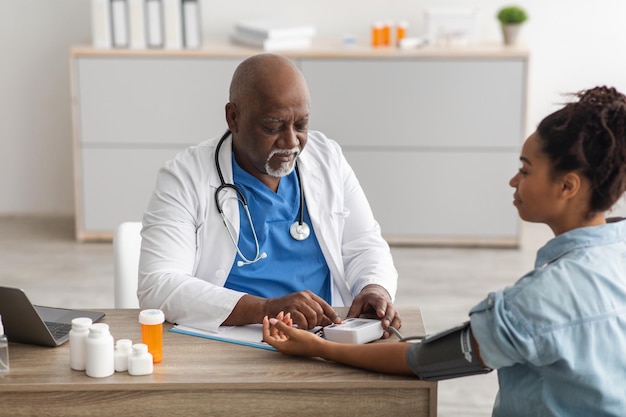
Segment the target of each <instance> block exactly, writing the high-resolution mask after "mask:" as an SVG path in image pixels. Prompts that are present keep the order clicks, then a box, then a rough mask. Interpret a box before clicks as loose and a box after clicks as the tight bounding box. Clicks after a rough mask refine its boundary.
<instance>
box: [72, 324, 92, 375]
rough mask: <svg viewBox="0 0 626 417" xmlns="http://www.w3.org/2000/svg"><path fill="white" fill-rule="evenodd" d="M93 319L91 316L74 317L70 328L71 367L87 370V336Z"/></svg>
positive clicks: (77, 369)
mask: <svg viewBox="0 0 626 417" xmlns="http://www.w3.org/2000/svg"><path fill="white" fill-rule="evenodd" d="M91 324H92V321H91V319H90V318H89V317H77V318H75V319H72V330H70V367H71V368H72V369H74V370H76V371H84V370H85V357H86V350H87V336H88V335H89V326H91Z"/></svg>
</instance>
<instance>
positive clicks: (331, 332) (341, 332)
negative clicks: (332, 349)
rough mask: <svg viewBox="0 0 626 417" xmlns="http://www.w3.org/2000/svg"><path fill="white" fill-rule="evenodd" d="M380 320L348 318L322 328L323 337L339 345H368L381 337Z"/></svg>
mask: <svg viewBox="0 0 626 417" xmlns="http://www.w3.org/2000/svg"><path fill="white" fill-rule="evenodd" d="M383 332H384V329H383V325H382V324H381V321H380V320H375V319H361V318H350V319H345V320H344V321H343V322H342V323H339V324H331V325H329V326H326V327H324V337H325V338H326V339H328V340H330V341H333V342H339V343H358V344H361V343H368V342H371V341H374V340H377V339H380V338H381V337H382V336H383Z"/></svg>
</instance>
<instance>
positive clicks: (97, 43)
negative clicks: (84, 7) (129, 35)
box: [91, 0, 112, 48]
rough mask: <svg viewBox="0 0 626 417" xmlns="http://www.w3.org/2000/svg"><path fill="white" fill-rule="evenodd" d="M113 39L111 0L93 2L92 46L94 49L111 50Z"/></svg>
mask: <svg viewBox="0 0 626 417" xmlns="http://www.w3.org/2000/svg"><path fill="white" fill-rule="evenodd" d="M111 39H112V35H111V9H110V7H109V0H91V44H92V45H93V47H94V48H110V47H111Z"/></svg>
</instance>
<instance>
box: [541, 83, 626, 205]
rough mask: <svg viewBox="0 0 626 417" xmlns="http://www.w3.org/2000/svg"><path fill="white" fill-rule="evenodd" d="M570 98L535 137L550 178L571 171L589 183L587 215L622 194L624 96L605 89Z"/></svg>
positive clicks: (625, 184)
mask: <svg viewBox="0 0 626 417" xmlns="http://www.w3.org/2000/svg"><path fill="white" fill-rule="evenodd" d="M572 95H573V96H574V97H576V98H578V101H575V102H571V103H567V104H565V106H564V107H563V108H562V109H560V110H557V111H556V112H554V113H552V114H550V115H549V116H547V117H546V118H544V119H543V120H542V121H541V123H539V126H538V127H537V133H538V135H539V142H540V146H541V148H542V151H543V152H544V153H545V154H546V155H547V156H548V158H549V159H550V160H551V161H552V163H553V171H552V172H553V174H554V175H558V174H561V173H565V172H571V171H577V172H579V173H580V174H581V175H583V176H584V177H586V178H587V179H588V180H589V181H590V182H591V198H590V201H589V210H590V215H591V214H593V213H598V212H602V211H606V210H608V209H610V208H611V207H612V206H613V204H615V202H617V200H618V199H619V198H620V197H621V196H622V194H624V192H625V191H626V96H624V95H623V94H622V93H620V92H619V91H617V90H616V89H615V88H613V87H605V86H602V87H595V88H592V89H589V90H583V91H580V92H578V93H574V94H572Z"/></svg>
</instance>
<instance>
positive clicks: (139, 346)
mask: <svg viewBox="0 0 626 417" xmlns="http://www.w3.org/2000/svg"><path fill="white" fill-rule="evenodd" d="M147 352H148V345H146V344H145V343H135V344H134V345H133V353H147Z"/></svg>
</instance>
